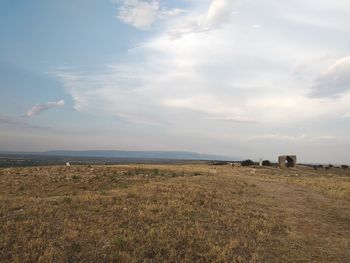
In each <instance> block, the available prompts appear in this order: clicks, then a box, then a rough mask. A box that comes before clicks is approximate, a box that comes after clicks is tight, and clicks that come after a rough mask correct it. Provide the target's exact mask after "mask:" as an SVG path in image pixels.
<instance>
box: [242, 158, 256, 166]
mask: <svg viewBox="0 0 350 263" xmlns="http://www.w3.org/2000/svg"><path fill="white" fill-rule="evenodd" d="M250 165H254V162H253V161H252V160H250V159H248V160H244V161H242V166H250Z"/></svg>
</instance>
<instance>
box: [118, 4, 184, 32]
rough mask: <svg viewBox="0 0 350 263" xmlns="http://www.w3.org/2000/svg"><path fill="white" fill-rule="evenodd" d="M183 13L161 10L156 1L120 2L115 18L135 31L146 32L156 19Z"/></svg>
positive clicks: (178, 10)
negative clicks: (135, 29)
mask: <svg viewBox="0 0 350 263" xmlns="http://www.w3.org/2000/svg"><path fill="white" fill-rule="evenodd" d="M183 12H185V11H184V10H182V9H179V8H175V9H172V10H167V9H164V8H161V6H160V2H159V1H157V0H152V1H141V0H122V1H121V6H120V8H119V10H118V14H117V18H118V19H120V20H121V21H122V22H124V23H125V24H128V25H131V26H133V27H135V28H137V29H141V30H147V29H150V27H151V26H152V25H153V23H154V22H155V21H156V20H157V19H158V18H166V17H173V16H177V15H179V14H181V13H183Z"/></svg>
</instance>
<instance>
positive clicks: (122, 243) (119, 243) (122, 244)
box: [114, 237, 125, 249]
mask: <svg viewBox="0 0 350 263" xmlns="http://www.w3.org/2000/svg"><path fill="white" fill-rule="evenodd" d="M114 243H115V245H116V246H117V247H118V248H119V249H123V248H124V247H125V241H124V240H123V239H122V238H120V237H117V238H116V239H115V241H114Z"/></svg>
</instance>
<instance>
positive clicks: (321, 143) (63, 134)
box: [0, 0, 350, 163]
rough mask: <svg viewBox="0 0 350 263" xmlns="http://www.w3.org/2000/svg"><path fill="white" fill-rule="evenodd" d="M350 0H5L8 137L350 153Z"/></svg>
mask: <svg viewBox="0 0 350 263" xmlns="http://www.w3.org/2000/svg"><path fill="white" fill-rule="evenodd" d="M349 25H350V3H349V2H348V1H345V0H335V1H328V0H317V1H316V0H296V1H287V0H281V1H272V0H261V1H253V0H236V1H231V0H201V1H199V0H183V1H161V0H149V1H143V0H114V1H112V0H59V1H58V0H57V1H45V0H32V1H23V0H0V39H1V41H0V92H1V93H0V94H1V96H0V150H15V151H17V150H25V151H42V150H51V149H72V150H86V149H123V150H188V151H198V152H205V153H214V154H222V155H229V156H241V157H250V158H256V159H257V158H260V157H261V158H266V159H271V160H274V159H276V156H277V155H278V154H284V153H294V154H297V155H298V156H299V158H300V160H301V161H305V162H337V163H350V155H349V154H348V149H350V136H349V131H350V27H349Z"/></svg>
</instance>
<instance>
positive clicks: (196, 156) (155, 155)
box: [0, 150, 232, 161]
mask: <svg viewBox="0 0 350 263" xmlns="http://www.w3.org/2000/svg"><path fill="white" fill-rule="evenodd" d="M0 154H16V155H17V154H18V155H41V156H67V157H89V158H91V157H96V158H130V159H168V160H218V161H224V160H232V158H230V157H226V156H220V155H211V154H202V153H196V152H186V151H109V150H90V151H65V150H53V151H46V152H5V151H4V152H0Z"/></svg>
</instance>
